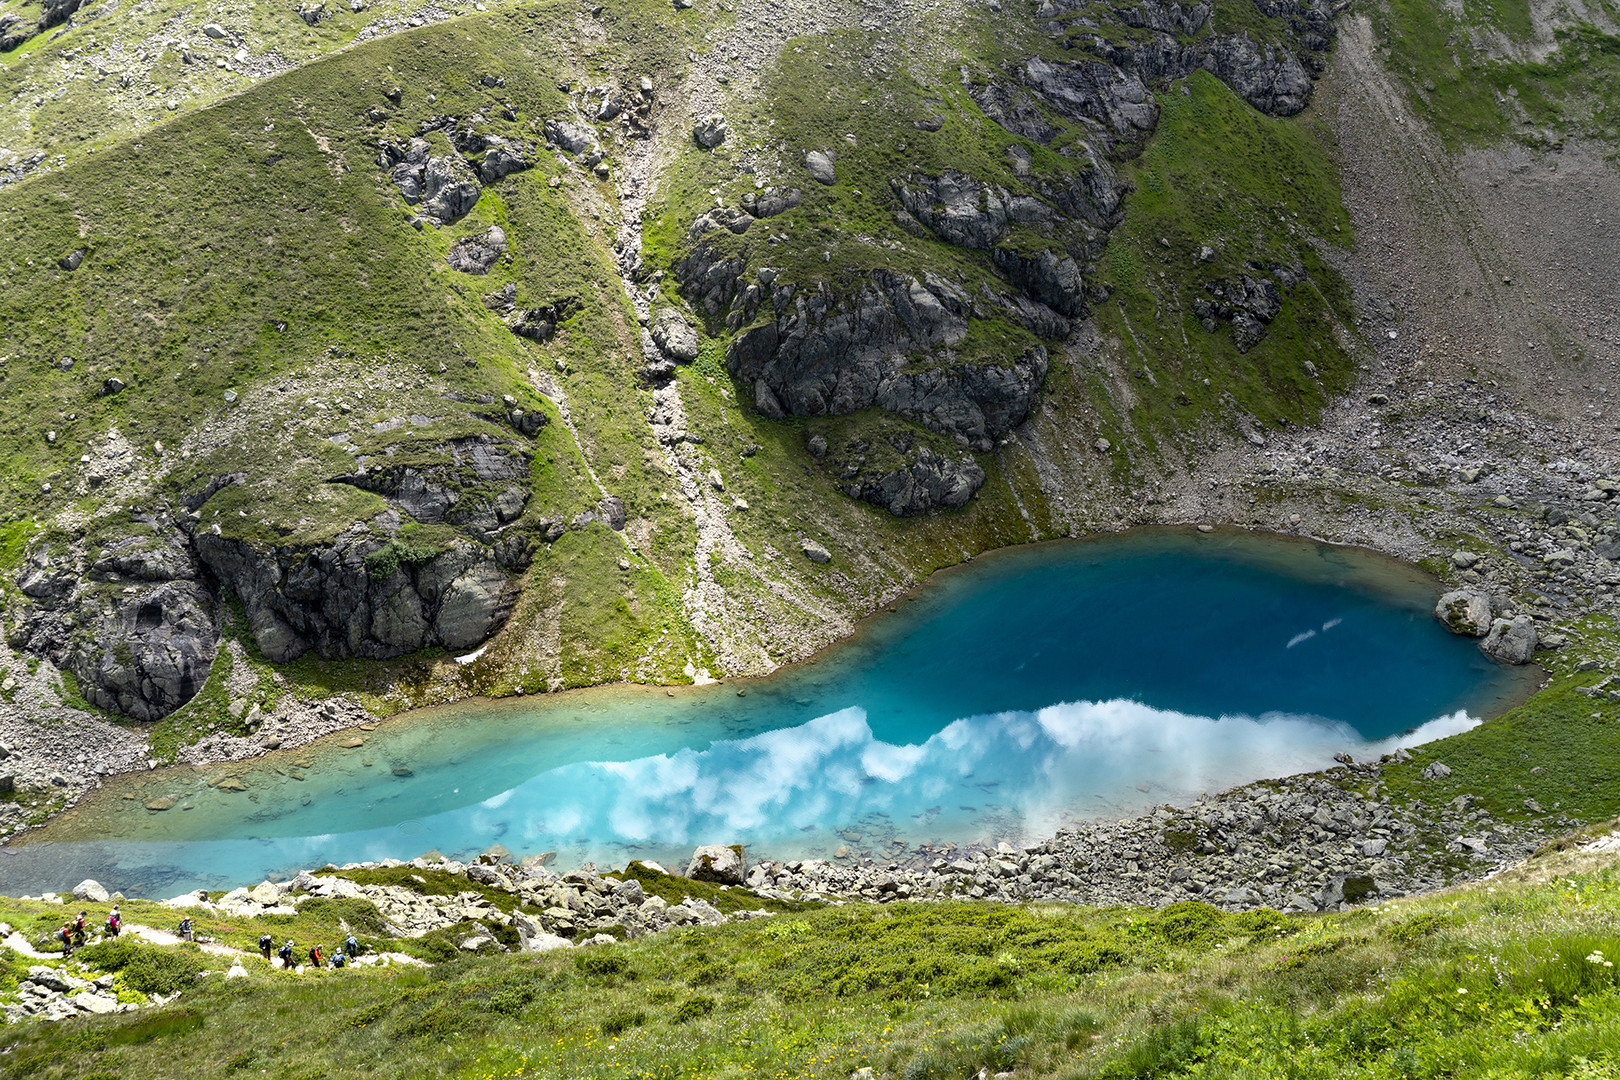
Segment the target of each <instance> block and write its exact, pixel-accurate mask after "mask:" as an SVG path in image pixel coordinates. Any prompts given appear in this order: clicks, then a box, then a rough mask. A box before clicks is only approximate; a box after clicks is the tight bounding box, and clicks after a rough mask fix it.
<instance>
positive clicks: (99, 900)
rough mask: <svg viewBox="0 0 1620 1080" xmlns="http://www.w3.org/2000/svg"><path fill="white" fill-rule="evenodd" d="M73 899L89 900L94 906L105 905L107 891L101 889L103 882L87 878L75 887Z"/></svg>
mask: <svg viewBox="0 0 1620 1080" xmlns="http://www.w3.org/2000/svg"><path fill="white" fill-rule="evenodd" d="M73 899H75V900H88V901H90V903H92V904H105V903H106V902H107V890H106V889H104V888H102V887H101V882H99V881H97V880H95V879H94V878H85V879H84V880H83V881H81V882H79V883H78V884H77V885H75V886H73Z"/></svg>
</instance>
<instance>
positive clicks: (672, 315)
mask: <svg viewBox="0 0 1620 1080" xmlns="http://www.w3.org/2000/svg"><path fill="white" fill-rule="evenodd" d="M652 339H653V344H655V345H657V346H658V350H659V351H660V352H662V353H663V354H664V355H665V356H667V357H669V358H670V359H671V360H674V361H675V362H676V363H678V364H690V363H691V362H692V361H693V360H696V359H697V355H698V336H697V331H696V330H694V329H693V328H692V326H691V324H690V323H688V322H687V321H686V319H685V318H684V317H682V315H681V313H680V312H678V311H676V310H675V309H674V308H665V309H664V310H662V311H660V312H659V313H658V318H656V319H654V320H653V325H652Z"/></svg>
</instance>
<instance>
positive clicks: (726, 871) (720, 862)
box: [686, 844, 748, 885]
mask: <svg viewBox="0 0 1620 1080" xmlns="http://www.w3.org/2000/svg"><path fill="white" fill-rule="evenodd" d="M686 876H687V877H689V878H691V879H692V880H694V881H713V882H716V883H718V884H721V885H741V884H742V883H743V881H744V880H745V879H746V878H747V876H748V858H747V856H746V855H745V854H744V852H743V847H742V845H741V844H732V845H731V846H729V847H727V846H725V845H722V844H706V845H704V846H703V847H700V848H698V849H697V850H696V851H694V852H692V861H691V862H690V863H689V864H688V865H687V867H686Z"/></svg>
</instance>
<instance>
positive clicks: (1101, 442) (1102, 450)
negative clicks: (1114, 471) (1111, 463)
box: [1091, 436, 1114, 454]
mask: <svg viewBox="0 0 1620 1080" xmlns="http://www.w3.org/2000/svg"><path fill="white" fill-rule="evenodd" d="M1091 448H1092V449H1093V450H1095V451H1097V453H1099V454H1106V453H1108V451H1110V450H1112V449H1113V448H1114V444H1113V443H1111V442H1109V441H1108V440H1107V439H1104V438H1102V437H1101V436H1098V438H1097V441H1096V442H1094V443H1092V444H1091Z"/></svg>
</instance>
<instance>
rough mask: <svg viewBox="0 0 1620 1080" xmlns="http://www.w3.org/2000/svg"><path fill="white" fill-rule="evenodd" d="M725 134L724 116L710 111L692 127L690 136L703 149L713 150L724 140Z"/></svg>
mask: <svg viewBox="0 0 1620 1080" xmlns="http://www.w3.org/2000/svg"><path fill="white" fill-rule="evenodd" d="M726 134H727V132H726V118H725V117H724V116H722V115H720V114H719V113H710V114H709V115H708V116H705V117H703V118H702V119H701V120H699V121H698V122H697V125H696V126H695V127H693V128H692V137H693V138H694V139H696V140H697V144H698V145H699V146H701V147H703V149H705V150H713V149H714V148H715V147H717V146H719V145H720V144H721V143H723V142H725V141H726Z"/></svg>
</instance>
